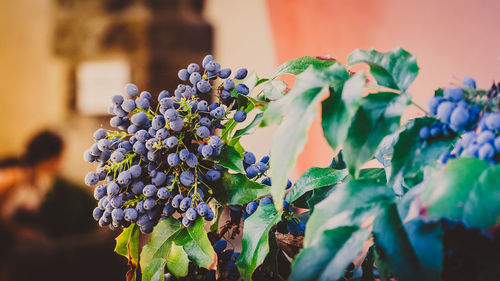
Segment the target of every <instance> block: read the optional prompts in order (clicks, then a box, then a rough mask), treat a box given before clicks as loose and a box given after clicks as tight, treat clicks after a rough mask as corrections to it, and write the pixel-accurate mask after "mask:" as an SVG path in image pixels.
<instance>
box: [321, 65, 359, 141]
mask: <svg viewBox="0 0 500 281" xmlns="http://www.w3.org/2000/svg"><path fill="white" fill-rule="evenodd" d="M344 81H345V83H344ZM338 82H339V83H338V84H339V85H337V86H336V87H334V86H332V85H331V86H330V96H329V97H328V98H327V99H326V100H324V101H323V102H322V103H321V126H322V128H323V135H324V136H325V139H326V141H327V142H328V144H329V145H330V146H331V147H332V148H333V149H337V147H338V145H339V144H341V143H342V142H343V141H344V140H345V138H346V136H347V130H348V129H349V125H350V124H351V120H352V118H353V117H354V114H355V113H356V111H357V110H358V108H359V106H360V105H361V102H360V101H361V96H362V94H363V88H364V86H365V76H364V74H363V73H362V72H358V73H356V74H354V75H353V76H351V77H349V73H347V71H345V72H343V73H342V77H340V79H339V80H338Z"/></svg>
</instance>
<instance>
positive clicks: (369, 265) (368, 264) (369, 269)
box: [361, 246, 375, 281]
mask: <svg viewBox="0 0 500 281" xmlns="http://www.w3.org/2000/svg"><path fill="white" fill-rule="evenodd" d="M374 247H375V246H371V247H370V249H369V250H368V253H366V257H365V259H364V260H363V263H362V264H361V268H362V269H363V276H361V281H375V276H374V275H373V264H374V263H375V257H374V253H373V252H374V251H375V250H374Z"/></svg>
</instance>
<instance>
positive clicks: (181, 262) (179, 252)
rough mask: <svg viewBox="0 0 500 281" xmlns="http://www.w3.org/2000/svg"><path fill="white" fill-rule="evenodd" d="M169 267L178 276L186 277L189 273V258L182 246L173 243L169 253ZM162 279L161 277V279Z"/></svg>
mask: <svg viewBox="0 0 500 281" xmlns="http://www.w3.org/2000/svg"><path fill="white" fill-rule="evenodd" d="M167 269H168V271H170V273H172V274H173V275H175V276H176V277H185V276H187V275H188V273H189V271H188V270H189V258H188V255H187V254H186V252H184V249H183V248H182V247H181V246H177V245H175V244H172V249H171V250H170V254H169V255H168V260H167ZM159 280H160V281H161V279H159Z"/></svg>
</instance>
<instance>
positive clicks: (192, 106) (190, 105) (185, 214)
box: [84, 55, 267, 233]
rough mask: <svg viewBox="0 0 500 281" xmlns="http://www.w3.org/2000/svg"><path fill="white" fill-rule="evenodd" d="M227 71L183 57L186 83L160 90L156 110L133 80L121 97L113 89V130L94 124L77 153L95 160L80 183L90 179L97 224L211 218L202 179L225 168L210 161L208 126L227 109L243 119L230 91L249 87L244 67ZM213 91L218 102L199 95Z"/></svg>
mask: <svg viewBox="0 0 500 281" xmlns="http://www.w3.org/2000/svg"><path fill="white" fill-rule="evenodd" d="M202 69H204V70H202ZM230 75H231V70H230V69H227V68H226V69H221V66H220V64H219V63H218V62H216V61H215V60H214V59H213V57H212V56H211V55H207V56H206V57H205V58H204V60H203V63H202V68H200V66H199V65H198V64H196V63H191V64H189V65H188V66H187V68H185V69H182V70H180V71H179V73H178V76H179V78H180V79H181V80H183V81H186V82H188V83H189V84H179V85H178V87H177V89H176V90H175V91H174V95H170V93H169V92H168V91H166V90H164V91H161V92H160V93H159V94H158V96H157V102H158V106H157V107H156V109H155V108H153V96H152V94H151V93H149V92H146V91H143V92H141V93H139V88H138V87H137V86H136V85H134V84H127V85H126V86H125V89H124V91H125V97H124V96H122V95H115V96H113V98H112V106H111V107H110V108H109V112H110V114H112V115H113V117H112V118H111V119H110V125H111V127H115V128H117V129H118V130H117V131H106V130H104V129H102V128H101V129H98V130H97V131H96V132H95V133H94V141H95V143H94V144H93V145H92V146H91V148H90V149H88V150H87V151H85V153H84V160H85V161H87V162H98V163H99V165H98V167H97V171H96V172H89V173H88V174H87V175H86V177H85V183H86V184H87V185H88V186H96V187H95V189H94V197H95V198H96V200H98V206H97V207H96V208H95V209H94V212H93V217H94V218H95V219H96V220H97V221H98V222H99V225H100V226H102V227H104V226H109V227H110V228H111V229H115V228H118V227H120V226H122V227H126V226H128V225H130V224H131V223H136V224H137V225H139V226H140V229H141V231H142V232H143V233H150V232H152V230H153V228H154V226H155V225H156V224H157V223H158V221H159V220H160V219H162V218H165V217H170V216H175V217H177V218H178V219H179V220H181V222H182V224H183V225H184V226H186V227H188V226H191V225H193V224H194V222H195V221H196V220H197V219H198V218H204V219H205V220H208V221H210V220H212V219H213V218H214V212H213V211H212V209H210V207H209V205H208V202H209V201H210V200H211V194H212V190H211V187H210V186H211V185H210V182H214V181H217V180H219V179H220V178H221V175H222V172H223V171H224V170H225V169H224V168H223V167H221V166H219V165H217V164H216V161H214V160H213V159H214V157H217V156H218V155H220V153H221V150H222V148H223V146H224V143H223V141H222V140H221V139H220V138H219V137H218V136H217V135H216V130H217V129H222V128H224V125H223V123H224V122H226V121H228V120H229V119H231V118H229V115H230V114H231V112H235V114H234V115H233V119H234V120H235V121H237V122H243V121H244V120H245V119H246V112H245V111H242V110H238V104H237V100H236V96H237V95H238V94H243V95H247V94H248V92H249V91H248V87H247V86H246V85H244V84H243V83H241V81H240V80H241V79H244V78H245V77H246V76H247V70H246V69H244V68H243V69H240V70H238V71H237V72H236V74H235V75H234V79H233V78H229V76H230ZM218 78H220V79H222V81H221V80H218ZM213 93H216V94H218V96H219V102H214V103H211V104H210V103H209V102H207V101H206V100H205V99H209V98H210V96H211V95H212V94H213ZM227 93H229V96H227ZM223 94H224V96H225V98H223V97H222V96H223ZM266 169H267V166H266ZM99 182H103V183H102V184H99Z"/></svg>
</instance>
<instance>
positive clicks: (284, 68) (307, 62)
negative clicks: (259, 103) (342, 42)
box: [271, 56, 336, 79]
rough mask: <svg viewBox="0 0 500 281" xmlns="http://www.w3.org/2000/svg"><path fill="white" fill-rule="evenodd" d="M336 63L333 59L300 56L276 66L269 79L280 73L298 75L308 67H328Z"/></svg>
mask: <svg viewBox="0 0 500 281" xmlns="http://www.w3.org/2000/svg"><path fill="white" fill-rule="evenodd" d="M334 63H336V61H335V60H322V59H317V58H315V57H307V56H306V57H300V58H297V59H294V60H289V61H287V62H285V63H283V64H282V65H280V66H278V69H276V71H275V72H274V73H273V75H271V79H274V78H275V77H277V76H280V75H282V74H293V75H298V74H300V73H302V72H304V71H305V70H306V69H307V68H308V67H310V66H314V67H315V68H317V69H321V68H326V67H330V66H331V65H332V64H334Z"/></svg>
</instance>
